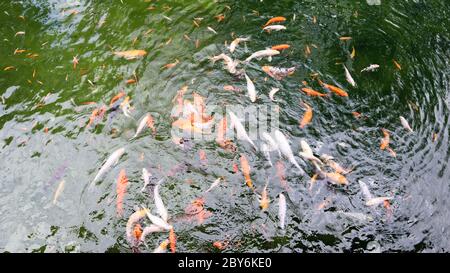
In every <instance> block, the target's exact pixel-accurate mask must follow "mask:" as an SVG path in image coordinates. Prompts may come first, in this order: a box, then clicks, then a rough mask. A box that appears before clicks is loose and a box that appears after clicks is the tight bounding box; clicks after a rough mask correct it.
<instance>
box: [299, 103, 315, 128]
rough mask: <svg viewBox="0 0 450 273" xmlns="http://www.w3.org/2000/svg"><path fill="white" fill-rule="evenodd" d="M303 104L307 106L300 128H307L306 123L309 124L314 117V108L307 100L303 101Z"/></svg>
mask: <svg viewBox="0 0 450 273" xmlns="http://www.w3.org/2000/svg"><path fill="white" fill-rule="evenodd" d="M303 105H304V106H305V107H306V111H305V114H304V115H303V118H302V120H301V121H300V128H302V129H303V128H305V126H306V125H308V124H309V123H310V122H311V120H312V117H313V110H312V108H311V106H309V105H308V104H306V103H305V102H303Z"/></svg>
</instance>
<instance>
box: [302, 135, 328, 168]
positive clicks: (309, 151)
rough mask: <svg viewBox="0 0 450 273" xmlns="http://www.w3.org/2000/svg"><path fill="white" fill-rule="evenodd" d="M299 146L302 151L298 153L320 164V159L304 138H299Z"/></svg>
mask: <svg viewBox="0 0 450 273" xmlns="http://www.w3.org/2000/svg"><path fill="white" fill-rule="evenodd" d="M300 146H301V147H302V150H303V152H300V155H301V156H302V157H303V158H305V159H308V160H311V161H315V162H317V163H318V164H320V165H322V164H323V163H322V161H321V160H320V159H318V158H317V157H316V156H314V154H313V151H312V149H311V147H309V145H308V143H307V142H306V141H305V140H303V139H302V140H300Z"/></svg>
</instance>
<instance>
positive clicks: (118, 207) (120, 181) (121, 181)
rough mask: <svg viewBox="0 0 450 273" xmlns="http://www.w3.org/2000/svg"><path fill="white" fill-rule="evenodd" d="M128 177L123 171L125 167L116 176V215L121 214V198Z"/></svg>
mask: <svg viewBox="0 0 450 273" xmlns="http://www.w3.org/2000/svg"><path fill="white" fill-rule="evenodd" d="M127 184H128V178H127V174H126V172H125V169H122V170H121V171H120V173H119V177H118V178H117V187H116V193H117V199H116V211H117V216H122V215H123V198H124V196H125V193H126V190H127Z"/></svg>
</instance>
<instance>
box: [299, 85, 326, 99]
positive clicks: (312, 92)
mask: <svg viewBox="0 0 450 273" xmlns="http://www.w3.org/2000/svg"><path fill="white" fill-rule="evenodd" d="M302 91H303V92H305V93H306V94H307V95H308V96H311V97H325V96H328V95H327V94H323V93H320V92H317V91H315V90H313V89H311V88H306V87H303V88H302Z"/></svg>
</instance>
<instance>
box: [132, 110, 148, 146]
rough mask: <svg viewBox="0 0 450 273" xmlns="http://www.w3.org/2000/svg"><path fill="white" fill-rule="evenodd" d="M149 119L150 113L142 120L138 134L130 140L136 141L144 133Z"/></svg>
mask: <svg viewBox="0 0 450 273" xmlns="http://www.w3.org/2000/svg"><path fill="white" fill-rule="evenodd" d="M149 119H150V114H149V113H147V114H145V116H144V117H143V118H142V120H141V122H140V123H139V126H138V128H137V130H136V134H134V136H133V137H132V138H131V139H130V140H132V139H135V138H136V137H137V136H138V135H139V134H140V133H141V132H142V130H143V129H144V127H145V126H147V122H148V120H149Z"/></svg>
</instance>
